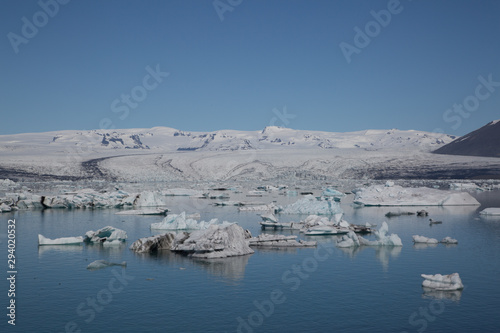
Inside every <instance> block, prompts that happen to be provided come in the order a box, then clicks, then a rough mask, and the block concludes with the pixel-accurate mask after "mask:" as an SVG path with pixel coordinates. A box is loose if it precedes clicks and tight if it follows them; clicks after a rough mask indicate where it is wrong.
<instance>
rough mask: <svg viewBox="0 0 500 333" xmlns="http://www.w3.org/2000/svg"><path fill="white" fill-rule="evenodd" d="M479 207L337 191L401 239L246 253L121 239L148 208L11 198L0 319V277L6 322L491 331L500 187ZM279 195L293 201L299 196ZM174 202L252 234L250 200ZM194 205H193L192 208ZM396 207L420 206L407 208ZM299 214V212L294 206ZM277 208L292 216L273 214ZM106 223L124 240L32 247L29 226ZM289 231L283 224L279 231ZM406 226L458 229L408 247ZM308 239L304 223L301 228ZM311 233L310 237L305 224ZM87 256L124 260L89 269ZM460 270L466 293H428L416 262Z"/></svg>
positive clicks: (143, 222) (80, 327)
mask: <svg viewBox="0 0 500 333" xmlns="http://www.w3.org/2000/svg"><path fill="white" fill-rule="evenodd" d="M474 195H475V196H476V197H478V199H479V200H480V201H481V202H482V203H484V204H483V205H482V206H481V207H480V208H477V207H452V208H438V207H434V208H432V207H428V208H426V209H427V210H428V211H429V212H430V215H431V216H430V217H432V218H434V219H436V220H442V221H443V224H441V225H433V226H430V225H429V224H428V220H427V219H426V218H419V217H416V216H414V215H413V216H401V217H395V218H391V219H387V218H385V216H384V215H385V213H387V212H388V211H390V210H392V211H394V210H395V209H394V208H372V207H364V208H358V209H356V208H353V207H351V206H350V205H349V200H348V199H349V198H347V200H346V201H345V203H343V204H342V206H343V209H344V211H345V219H346V220H348V221H349V222H351V223H365V222H370V223H374V224H378V225H379V226H380V225H381V223H382V221H384V220H385V221H387V222H388V224H389V232H391V233H397V234H398V235H399V236H400V237H401V239H402V241H403V247H402V248H391V247H382V248H370V247H366V248H360V249H338V248H335V247H334V246H333V244H334V240H335V236H318V237H314V239H315V240H317V241H318V242H319V243H320V245H319V246H318V248H307V249H282V250H270V249H267V250H259V249H256V251H255V254H253V255H249V256H242V257H235V258H227V259H220V260H212V261H210V260H204V261H202V260H192V259H189V258H188V257H185V256H182V255H178V254H172V253H169V252H168V251H166V252H164V253H160V254H157V255H144V254H143V255H139V254H135V253H133V252H132V251H130V250H129V249H128V246H130V244H131V243H132V242H133V241H135V240H136V239H138V238H141V237H145V236H149V235H151V231H150V229H149V225H150V224H151V223H153V222H158V221H160V220H161V217H158V216H119V215H115V214H114V213H115V212H116V211H117V210H115V209H106V210H45V211H39V210H36V211H18V212H15V213H3V214H2V215H0V218H1V220H2V223H1V225H2V226H3V227H2V229H3V230H1V232H0V237H1V238H0V240H1V244H2V245H1V247H2V249H3V250H2V251H4V253H5V255H4V256H3V258H4V259H3V260H4V264H3V265H2V266H3V267H4V274H5V275H7V273H6V271H7V268H6V267H7V258H6V256H7V255H6V254H7V249H6V248H7V245H6V244H7V241H6V240H7V227H6V224H7V220H8V219H13V218H15V220H16V236H17V238H16V244H17V248H16V258H17V262H16V264H17V271H18V274H17V281H16V311H17V312H16V326H11V325H8V324H7V320H8V317H7V316H6V313H7V310H6V306H7V305H8V297H7V290H8V284H7V282H6V280H5V279H4V282H3V283H2V284H1V285H2V286H3V287H2V288H3V291H2V292H1V295H3V296H2V297H1V298H0V299H2V304H3V305H4V306H3V309H4V310H3V311H4V312H5V314H3V315H2V317H3V318H4V319H3V320H2V323H1V324H0V327H1V331H2V332H7V331H8V332H10V331H12V332H326V331H328V332H498V331H499V329H500V278H499V276H500V263H499V259H500V258H499V253H500V218H496V219H495V218H483V217H479V215H478V212H479V211H480V210H482V209H483V208H486V207H489V206H497V207H500V195H499V192H485V193H479V194H474ZM258 199H259V200H258V201H266V202H267V201H268V200H273V199H278V200H281V201H283V202H285V201H288V202H294V201H295V200H296V199H297V198H258ZM170 200H171V201H170V202H169V207H170V208H171V209H172V210H173V212H174V213H177V212H179V211H180V210H181V209H187V210H188V212H196V211H199V212H200V213H201V215H202V219H205V220H207V219H210V218H213V217H217V218H219V219H220V220H228V221H237V222H238V223H239V224H240V225H241V226H242V227H244V228H248V229H250V230H251V232H252V234H254V235H256V234H258V233H260V232H261V231H260V228H259V225H258V222H259V220H260V218H259V217H258V216H257V215H256V213H255V212H238V211H237V208H236V207H213V206H210V205H207V204H206V202H201V201H202V200H201V201H200V202H195V201H193V200H190V199H185V198H171V199H170ZM190 208H191V211H189V209H190ZM404 210H408V211H416V210H417V208H415V207H406V208H404ZM304 217H305V216H302V218H304ZM279 218H280V220H282V221H297V220H299V219H300V218H301V217H300V216H292V215H281V216H279ZM107 225H112V226H115V227H117V228H120V229H123V230H125V231H126V232H127V233H128V237H129V238H128V242H127V243H126V244H125V245H124V246H121V247H115V248H103V247H102V246H62V247H61V246H58V247H47V246H46V247H38V245H37V235H38V234H39V233H40V234H43V235H45V236H46V237H49V238H56V237H63V236H78V235H83V234H84V233H85V232H86V231H88V230H96V229H99V228H101V227H104V226H107ZM283 233H285V234H290V233H291V232H290V231H289V232H286V231H284V232H283ZM414 234H419V235H424V236H428V237H434V238H438V239H442V238H444V237H445V236H451V237H453V238H456V239H458V241H459V244H458V245H454V246H445V245H442V244H439V245H437V246H414V245H413V243H412V238H411V236H412V235H414ZM298 236H299V237H301V238H304V236H303V235H300V234H298ZM306 238H307V239H313V238H312V237H306ZM97 259H105V260H108V261H111V262H122V261H126V262H127V267H126V268H121V267H109V268H106V269H101V270H97V271H89V270H87V269H86V267H87V265H88V264H89V263H90V262H92V261H94V260H97ZM453 272H458V273H460V276H461V278H462V280H463V283H464V285H465V288H464V290H463V291H462V292H448V293H434V294H427V293H424V291H423V290H422V287H421V283H422V278H421V277H420V274H422V273H425V274H437V273H440V274H449V273H453Z"/></svg>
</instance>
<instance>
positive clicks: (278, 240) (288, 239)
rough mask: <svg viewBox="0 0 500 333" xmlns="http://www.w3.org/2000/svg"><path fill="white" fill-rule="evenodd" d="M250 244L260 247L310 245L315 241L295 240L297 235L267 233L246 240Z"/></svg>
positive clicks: (313, 244)
mask: <svg viewBox="0 0 500 333" xmlns="http://www.w3.org/2000/svg"><path fill="white" fill-rule="evenodd" d="M248 242H249V245H250V246H262V247H277V248H281V247H311V246H316V245H317V242H306V241H303V240H298V241H297V236H285V235H269V234H260V235H259V236H257V237H252V238H250V239H249V240H248Z"/></svg>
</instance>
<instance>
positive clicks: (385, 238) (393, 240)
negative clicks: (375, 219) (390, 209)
mask: <svg viewBox="0 0 500 333" xmlns="http://www.w3.org/2000/svg"><path fill="white" fill-rule="evenodd" d="M388 231H389V226H388V225H387V222H385V221H384V222H383V223H382V226H381V227H380V229H379V230H376V231H374V232H373V234H374V235H375V238H376V240H374V241H369V240H367V239H365V238H363V237H361V236H358V239H359V243H360V244H361V245H369V246H403V243H402V242H401V238H399V236H398V235H396V234H390V235H387V232H388Z"/></svg>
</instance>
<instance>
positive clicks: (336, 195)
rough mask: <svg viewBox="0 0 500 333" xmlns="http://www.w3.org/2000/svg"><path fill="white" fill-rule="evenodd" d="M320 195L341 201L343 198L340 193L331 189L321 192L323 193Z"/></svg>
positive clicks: (343, 195) (342, 194)
mask: <svg viewBox="0 0 500 333" xmlns="http://www.w3.org/2000/svg"><path fill="white" fill-rule="evenodd" d="M322 195H323V196H324V197H333V198H335V199H341V198H342V197H345V194H344V193H342V192H340V191H337V190H335V189H333V188H326V189H324V190H323V193H322Z"/></svg>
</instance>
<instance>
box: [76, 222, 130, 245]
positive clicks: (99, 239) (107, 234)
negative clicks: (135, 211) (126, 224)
mask: <svg viewBox="0 0 500 333" xmlns="http://www.w3.org/2000/svg"><path fill="white" fill-rule="evenodd" d="M126 239H127V233H126V232H125V231H123V230H121V229H118V228H115V227H111V226H107V227H104V228H101V229H99V230H97V231H93V230H90V231H87V232H86V233H85V236H84V239H83V240H84V242H86V243H105V242H112V241H120V242H124V241H125V240H126Z"/></svg>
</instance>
